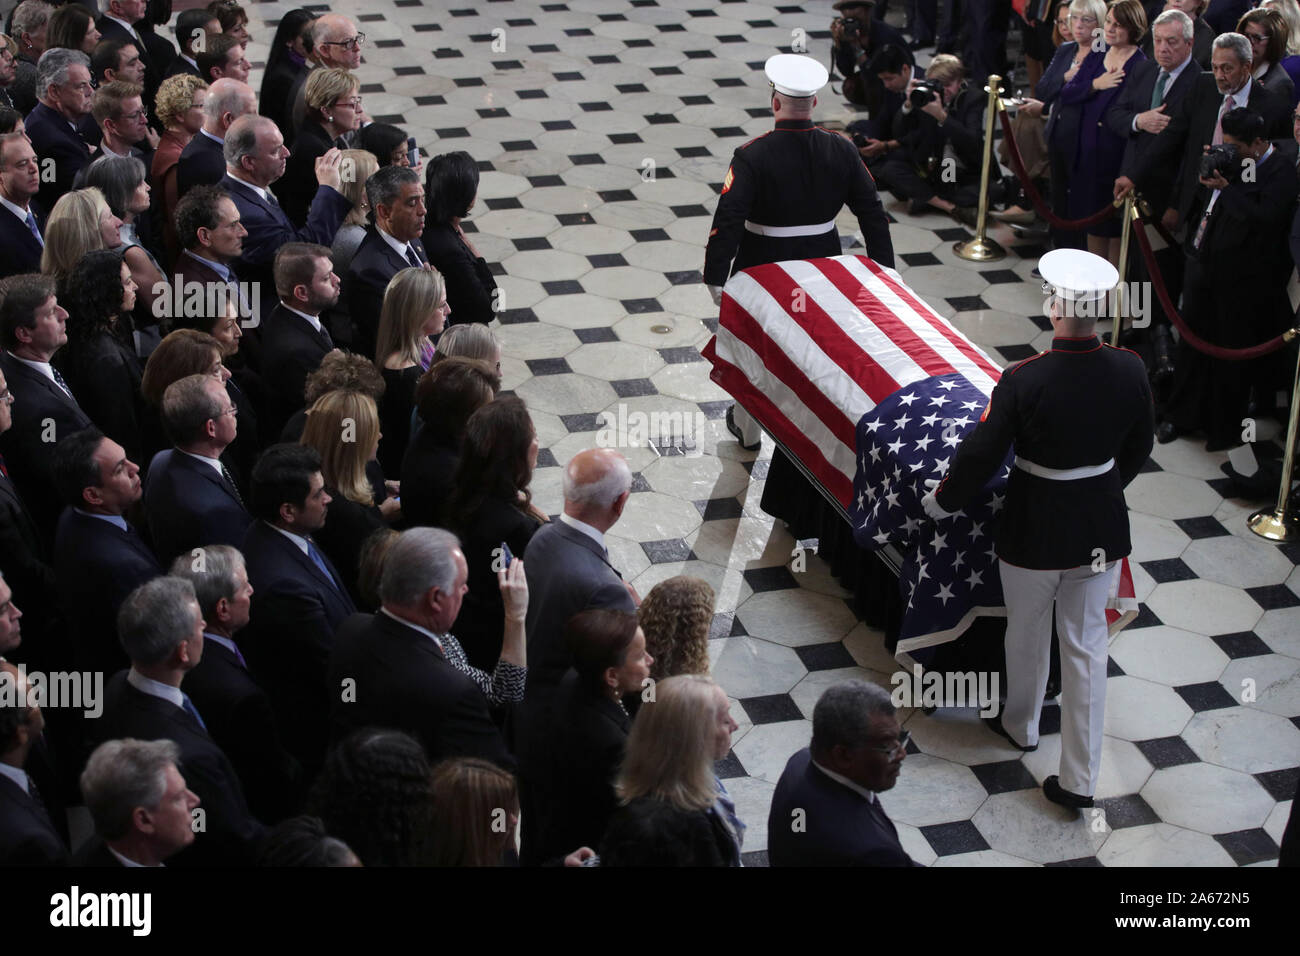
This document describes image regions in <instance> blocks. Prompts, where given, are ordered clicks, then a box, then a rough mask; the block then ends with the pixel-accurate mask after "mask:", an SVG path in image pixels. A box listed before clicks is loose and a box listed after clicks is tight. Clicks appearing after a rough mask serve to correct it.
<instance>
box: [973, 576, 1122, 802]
mask: <svg viewBox="0 0 1300 956" xmlns="http://www.w3.org/2000/svg"><path fill="white" fill-rule="evenodd" d="M998 567H999V570H1000V572H1001V575H1002V591H1003V594H1004V595H1005V597H1006V602H1007V640H1006V649H1007V704H1006V709H1005V710H1004V711H1003V713H1002V726H1003V727H1004V728H1005V729H1006V730H1007V732H1008V733H1010V734H1011V736H1012V737H1013V738H1015V739H1016V740H1017V741H1020V742H1023V744H1024V745H1025V746H1027V747H1028V746H1032V745H1034V744H1036V743H1038V718H1039V714H1040V713H1041V712H1042V709H1043V691H1044V689H1045V687H1046V685H1047V672H1048V668H1049V667H1050V662H1051V647H1052V645H1051V641H1052V605H1053V603H1055V605H1056V633H1057V636H1058V637H1059V638H1060V642H1061V772H1060V778H1061V779H1060V782H1061V786H1062V787H1063V788H1064V789H1066V790H1068V791H1070V792H1071V793H1077V794H1080V795H1081V796H1085V797H1090V796H1092V795H1093V794H1094V793H1095V792H1096V789H1097V776H1098V774H1099V772H1100V770H1101V741H1102V736H1103V727H1104V722H1105V715H1106V660H1107V647H1108V643H1109V642H1108V634H1107V626H1106V601H1107V599H1108V597H1109V595H1110V586H1111V578H1112V577H1113V575H1114V574H1115V573H1116V570H1117V564H1116V562H1113V561H1112V562H1111V563H1110V564H1108V565H1106V569H1105V570H1104V571H1102V572H1094V571H1093V570H1092V567H1091V566H1089V565H1085V566H1083V567H1078V568H1070V569H1069V570H1065V571H1034V570H1030V569H1028V568H1018V567H1015V566H1014V565H1010V564H1007V563H1006V562H1005V561H1000V562H999V563H998Z"/></svg>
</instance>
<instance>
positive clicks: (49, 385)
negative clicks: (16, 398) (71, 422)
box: [12, 360, 85, 417]
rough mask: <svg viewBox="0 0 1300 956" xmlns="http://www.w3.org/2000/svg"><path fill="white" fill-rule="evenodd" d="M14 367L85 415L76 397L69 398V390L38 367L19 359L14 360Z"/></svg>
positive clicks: (19, 372)
mask: <svg viewBox="0 0 1300 956" xmlns="http://www.w3.org/2000/svg"><path fill="white" fill-rule="evenodd" d="M12 367H13V368H14V369H15V370H16V371H17V372H18V374H19V375H23V376H26V377H27V379H28V380H29V381H32V382H35V383H36V384H37V385H38V386H40V387H41V388H43V389H45V391H46V392H48V393H49V394H50V395H53V396H54V397H55V398H57V399H58V400H59V401H60V402H61V403H63V404H64V405H67V406H68V407H69V408H72V409H75V410H76V411H77V413H78V414H80V415H82V416H83V417H84V415H85V413H84V412H82V410H81V406H80V405H78V404H77V403H76V401H75V400H74V399H71V398H69V397H68V393H67V392H65V391H64V390H63V389H61V388H59V386H57V385H55V384H54V382H53V380H52V379H49V378H46V377H45V376H44V375H42V374H41V373H40V372H38V371H36V369H34V368H32V367H30V366H29V365H27V364H25V363H23V362H19V361H17V360H15V361H14V363H13V366H12Z"/></svg>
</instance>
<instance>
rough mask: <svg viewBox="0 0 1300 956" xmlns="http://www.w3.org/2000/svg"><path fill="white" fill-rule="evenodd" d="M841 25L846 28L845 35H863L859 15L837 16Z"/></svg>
mask: <svg viewBox="0 0 1300 956" xmlns="http://www.w3.org/2000/svg"><path fill="white" fill-rule="evenodd" d="M836 19H838V20H839V23H840V26H841V27H843V28H844V35H845V36H846V37H850V38H852V39H856V38H858V37H860V36H861V35H862V21H861V20H859V19H858V18H857V17H837V18H836Z"/></svg>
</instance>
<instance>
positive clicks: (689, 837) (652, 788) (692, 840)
mask: <svg viewBox="0 0 1300 956" xmlns="http://www.w3.org/2000/svg"><path fill="white" fill-rule="evenodd" d="M654 691H655V692H654V698H653V699H652V700H649V701H646V702H645V703H643V704H642V705H641V708H640V710H638V711H637V715H636V720H635V721H633V723H632V732H631V734H629V735H628V738H627V749H626V752H625V755H624V758H623V766H622V768H621V769H620V771H619V775H618V780H617V782H616V783H615V791H616V792H617V793H618V796H619V801H620V803H621V806H620V807H619V808H618V809H617V810H616V811H614V815H613V817H612V818H611V819H610V822H609V827H608V829H606V831H605V838H604V841H603V842H602V844H601V863H602V864H603V865H605V866H739V865H740V847H741V844H742V841H743V838H744V831H745V826H744V824H743V823H741V822H740V821H739V820H738V819H737V818H736V813H735V804H734V803H732V801H731V798H730V797H729V796H728V794H727V791H726V789H725V788H724V787H723V786H722V782H721V781H720V780H718V778H717V777H716V776H715V775H714V773H713V764H714V761H717V760H721V759H722V758H723V757H725V756H726V755H727V752H728V751H729V750H730V749H731V734H732V732H733V731H734V730H735V729H736V726H737V725H736V722H735V721H734V720H732V719H731V712H730V708H729V707H728V701H727V695H726V692H724V691H723V689H722V688H721V687H719V686H718V685H717V684H715V683H713V681H712V680H710V679H709V678H708V677H703V676H701V675H698V674H681V675H678V676H677V677H669V678H668V679H667V680H664V681H660V682H659V683H658V684H656V685H655V686H654Z"/></svg>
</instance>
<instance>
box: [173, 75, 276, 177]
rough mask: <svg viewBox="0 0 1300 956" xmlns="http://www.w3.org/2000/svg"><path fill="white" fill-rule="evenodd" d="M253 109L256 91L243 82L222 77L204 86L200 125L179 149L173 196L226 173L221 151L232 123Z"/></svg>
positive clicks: (223, 155) (224, 159)
mask: <svg viewBox="0 0 1300 956" xmlns="http://www.w3.org/2000/svg"><path fill="white" fill-rule="evenodd" d="M256 112H257V95H256V94H255V93H254V92H253V88H252V87H251V86H249V85H248V84H247V83H241V82H239V80H235V79H231V78H229V77H224V78H222V79H220V80H217V81H216V82H215V83H213V84H212V85H211V86H210V87H208V96H207V99H205V100H204V101H203V126H202V128H201V129H200V130H199V131H198V132H197V133H195V134H194V136H193V137H192V138H191V139H190V141H189V142H188V143H186V144H185V149H184V150H182V151H181V158H180V161H179V162H178V163H177V164H176V200H177V201H179V200H180V198H181V197H182V196H184V195H185V194H186V193H187V192H189V191H190V189H192V188H193V187H195V186H215V185H216V184H217V183H219V182H221V177H222V176H224V175H226V157H225V154H224V153H223V152H222V149H223V147H224V146H225V143H226V131H227V130H229V129H230V126H231V124H232V123H234V122H235V120H237V119H239V117H241V116H245V115H247V114H250V113H256Z"/></svg>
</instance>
